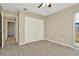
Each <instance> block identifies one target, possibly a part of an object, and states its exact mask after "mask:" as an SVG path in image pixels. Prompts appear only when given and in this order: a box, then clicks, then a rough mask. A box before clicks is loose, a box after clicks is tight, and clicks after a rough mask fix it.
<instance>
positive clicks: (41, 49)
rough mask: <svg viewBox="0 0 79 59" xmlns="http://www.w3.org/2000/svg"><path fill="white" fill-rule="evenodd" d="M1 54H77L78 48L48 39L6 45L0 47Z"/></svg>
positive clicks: (78, 52) (78, 53)
mask: <svg viewBox="0 0 79 59" xmlns="http://www.w3.org/2000/svg"><path fill="white" fill-rule="evenodd" d="M0 55H1V56H78V55H79V50H76V49H72V48H69V47H65V46H63V45H59V44H56V43H52V42H49V41H45V40H42V41H37V42H33V43H29V44H25V45H22V46H18V45H16V44H15V45H7V46H5V47H4V48H3V49H0Z"/></svg>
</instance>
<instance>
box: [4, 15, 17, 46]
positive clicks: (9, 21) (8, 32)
mask: <svg viewBox="0 0 79 59" xmlns="http://www.w3.org/2000/svg"><path fill="white" fill-rule="evenodd" d="M3 20H4V25H3V29H4V37H5V38H4V40H3V43H4V46H5V47H7V46H10V45H16V44H18V39H17V34H18V33H17V32H18V29H17V28H18V27H17V22H16V17H14V16H12V15H4V19H3ZM16 27H17V28H16Z"/></svg>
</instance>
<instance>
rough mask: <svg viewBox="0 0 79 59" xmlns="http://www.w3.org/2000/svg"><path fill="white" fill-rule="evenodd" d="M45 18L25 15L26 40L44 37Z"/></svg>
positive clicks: (30, 40) (36, 39)
mask: <svg viewBox="0 0 79 59" xmlns="http://www.w3.org/2000/svg"><path fill="white" fill-rule="evenodd" d="M43 24H44V20H41V19H38V18H33V17H29V16H26V17H25V41H26V42H33V41H38V40H42V39H43V33H44V32H43Z"/></svg>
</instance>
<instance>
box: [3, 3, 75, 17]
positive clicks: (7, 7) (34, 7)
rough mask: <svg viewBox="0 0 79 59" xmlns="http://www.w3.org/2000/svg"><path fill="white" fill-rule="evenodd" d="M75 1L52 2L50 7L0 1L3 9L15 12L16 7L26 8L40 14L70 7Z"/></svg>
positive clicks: (45, 14) (48, 13) (44, 14)
mask: <svg viewBox="0 0 79 59" xmlns="http://www.w3.org/2000/svg"><path fill="white" fill-rule="evenodd" d="M75 4H76V3H52V7H51V8H48V7H44V6H43V7H41V8H37V7H38V6H39V5H40V3H1V6H2V8H3V9H4V10H10V11H13V12H17V11H18V9H23V8H27V9H28V11H29V12H33V13H36V14H39V15H42V16H47V15H50V14H52V13H55V12H58V11H60V10H62V9H64V8H68V7H71V6H72V5H75Z"/></svg>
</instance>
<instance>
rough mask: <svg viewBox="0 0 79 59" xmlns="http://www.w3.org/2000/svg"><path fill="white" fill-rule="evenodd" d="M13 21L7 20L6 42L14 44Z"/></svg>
mask: <svg viewBox="0 0 79 59" xmlns="http://www.w3.org/2000/svg"><path fill="white" fill-rule="evenodd" d="M15 43H16V36H15V22H7V40H6V44H15Z"/></svg>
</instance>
